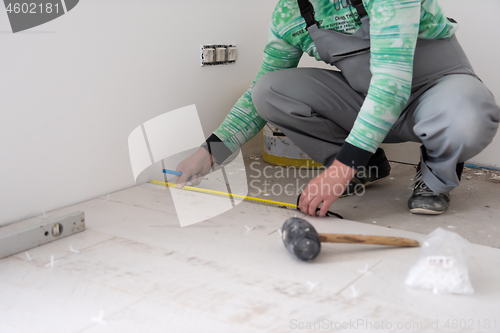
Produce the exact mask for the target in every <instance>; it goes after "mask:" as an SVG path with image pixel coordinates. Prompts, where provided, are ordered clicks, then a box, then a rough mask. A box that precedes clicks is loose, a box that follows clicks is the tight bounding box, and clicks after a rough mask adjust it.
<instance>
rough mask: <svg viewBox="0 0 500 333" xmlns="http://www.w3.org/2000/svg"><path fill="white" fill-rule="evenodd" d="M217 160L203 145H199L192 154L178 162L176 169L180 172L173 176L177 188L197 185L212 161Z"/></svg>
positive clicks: (208, 169)
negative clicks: (178, 174)
mask: <svg viewBox="0 0 500 333" xmlns="http://www.w3.org/2000/svg"><path fill="white" fill-rule="evenodd" d="M216 162H217V161H216V160H215V158H214V157H213V156H212V155H210V153H209V152H208V151H207V150H206V149H205V148H203V147H200V149H198V150H197V151H196V153H194V154H193V155H191V156H189V157H188V158H186V159H185V160H184V161H182V162H181V163H179V165H178V166H177V168H176V169H175V170H176V171H180V172H182V175H181V176H175V182H176V183H177V188H183V187H184V186H185V185H188V186H191V185H194V186H196V185H198V184H200V183H201V179H202V178H203V176H205V175H206V174H207V173H208V172H209V171H210V168H211V167H212V165H213V164H214V163H216Z"/></svg>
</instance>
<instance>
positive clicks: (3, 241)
mask: <svg viewBox="0 0 500 333" xmlns="http://www.w3.org/2000/svg"><path fill="white" fill-rule="evenodd" d="M84 230H85V214H84V213H83V212H80V211H78V212H74V213H71V214H68V215H64V216H61V217H56V218H53V219H50V220H43V221H36V220H35V221H29V222H27V221H23V222H19V223H14V224H11V225H8V226H6V227H2V228H0V259H1V258H5V257H8V256H11V255H13V254H16V253H19V252H23V251H26V250H29V249H32V248H34V247H37V246H40V245H43V244H46V243H50V242H53V241H55V240H57V239H60V238H63V237H67V236H70V235H73V234H76V233H79V232H82V231H84Z"/></svg>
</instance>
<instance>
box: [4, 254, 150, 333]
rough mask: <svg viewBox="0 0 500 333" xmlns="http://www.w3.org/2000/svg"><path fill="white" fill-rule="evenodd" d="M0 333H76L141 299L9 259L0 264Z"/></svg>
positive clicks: (74, 277)
mask: <svg viewBox="0 0 500 333" xmlns="http://www.w3.org/2000/svg"><path fill="white" fill-rule="evenodd" d="M0 272H1V273H0V286H1V287H0V323H1V326H0V328H2V330H1V332H2V333H10V332H12V333H24V332H26V333H32V332H40V333H42V332H50V333H56V332H61V333H67V332H77V331H78V330H81V329H83V328H85V327H87V326H88V325H90V324H92V322H93V320H92V318H93V317H94V318H98V317H99V315H100V312H101V311H103V314H104V320H105V318H106V316H107V315H109V314H111V313H114V312H116V311H118V310H121V309H122V308H123V307H125V306H127V305H130V304H133V303H134V302H137V301H138V300H139V299H140V297H138V296H135V295H133V294H131V293H129V292H126V291H121V290H117V289H115V288H113V287H111V286H105V285H101V284H98V283H95V282H91V281H89V280H85V279H81V278H80V277H79V276H78V275H77V274H68V273H67V272H66V271H64V270H60V269H59V268H58V267H57V266H55V267H54V268H47V267H43V268H42V267H38V266H35V265H33V264H31V263H26V262H24V261H23V260H20V259H17V258H14V257H10V258H6V259H3V260H1V261H0Z"/></svg>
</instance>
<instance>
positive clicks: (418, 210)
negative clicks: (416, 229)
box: [410, 208, 445, 215]
mask: <svg viewBox="0 0 500 333" xmlns="http://www.w3.org/2000/svg"><path fill="white" fill-rule="evenodd" d="M444 212H445V210H443V211H442V212H437V211H435V210H429V209H423V208H413V209H410V213H412V214H419V215H441V214H443V213H444Z"/></svg>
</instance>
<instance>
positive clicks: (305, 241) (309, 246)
mask: <svg viewBox="0 0 500 333" xmlns="http://www.w3.org/2000/svg"><path fill="white" fill-rule="evenodd" d="M281 235H282V238H283V243H284V244H285V247H286V248H287V250H288V251H289V252H290V253H291V254H293V255H294V256H295V257H296V258H298V259H300V260H303V261H309V260H313V259H314V258H316V256H317V255H318V254H319V252H320V250H321V242H324V243H353V244H375V245H390V246H406V247H409V246H411V247H413V246H420V244H419V243H418V242H417V241H416V240H413V239H409V238H401V237H386V236H365V235H346V234H318V233H317V232H316V230H315V229H314V227H313V226H312V224H310V223H309V222H307V221H306V220H304V219H301V218H298V217H291V218H289V219H288V220H286V221H285V223H284V224H283V228H282V229H281Z"/></svg>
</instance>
